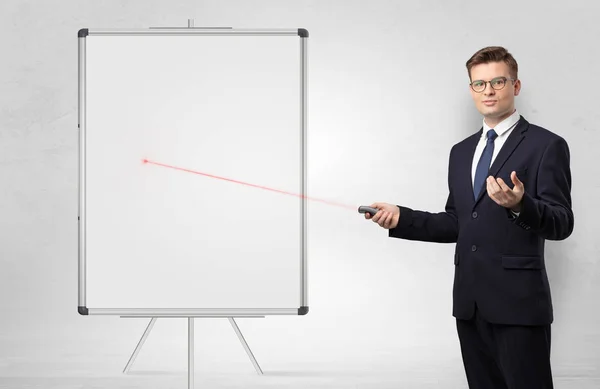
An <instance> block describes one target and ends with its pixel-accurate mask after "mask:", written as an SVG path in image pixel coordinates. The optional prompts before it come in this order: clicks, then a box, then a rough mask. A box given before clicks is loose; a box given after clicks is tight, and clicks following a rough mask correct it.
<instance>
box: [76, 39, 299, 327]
mask: <svg viewBox="0 0 600 389" xmlns="http://www.w3.org/2000/svg"><path fill="white" fill-rule="evenodd" d="M84 39H85V43H84V44H85V49H84V50H80V56H81V57H82V58H83V61H84V67H85V71H84V77H83V79H80V82H81V83H83V91H84V92H83V93H82V95H83V97H81V99H82V100H81V101H80V102H81V106H80V109H81V110H83V116H82V117H83V123H82V129H81V135H82V141H81V145H82V146H81V147H82V151H81V160H82V175H81V177H82V182H81V196H82V198H81V210H80V213H81V220H80V224H81V227H80V234H81V237H80V245H81V246H82V249H81V252H80V306H85V307H86V308H87V309H88V310H89V313H90V314H93V313H95V312H96V313H104V314H110V313H113V314H136V313H140V312H141V313H143V314H153V315H154V316H157V315H159V314H160V313H165V312H172V311H173V312H178V313H182V314H189V313H190V312H191V313H205V314H209V313H210V314H214V313H215V312H219V313H222V314H234V313H244V312H245V313H248V312H251V313H253V314H269V313H281V314H284V313H295V314H298V309H299V308H300V307H301V306H302V305H303V304H305V301H304V300H305V299H304V297H305V292H306V291H305V288H306V285H305V284H306V279H305V270H306V269H305V267H306V258H305V252H304V251H303V245H304V243H305V242H304V240H303V239H304V238H305V237H304V235H303V227H304V222H303V215H304V209H303V202H304V201H305V200H304V199H303V196H302V194H303V190H304V186H303V182H304V171H305V169H304V168H303V167H304V163H305V159H304V154H303V145H304V137H303V136H304V135H305V134H304V132H305V131H304V129H303V125H304V124H305V122H304V121H303V119H302V118H303V115H304V112H303V107H304V105H303V103H302V101H303V100H302V96H303V93H304V91H303V88H304V86H303V85H305V84H303V70H305V69H303V56H304V54H303V51H302V50H301V48H302V42H301V40H302V39H304V38H301V37H299V36H298V34H295V35H252V34H249V35H243V34H239V35H233V34H223V35H210V34H172V35H169V34H165V35H159V34H156V33H149V34H139V33H138V34H126V33H123V34H98V35H94V34H93V31H91V32H90V34H89V35H88V36H86V37H85V38H84ZM81 40H82V38H80V41H81ZM80 48H81V43H80ZM81 61H82V59H81V58H80V64H81ZM80 87H81V86H80ZM80 90H82V89H80ZM80 117H81V116H80Z"/></svg>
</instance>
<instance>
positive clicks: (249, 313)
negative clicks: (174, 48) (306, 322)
mask: <svg viewBox="0 0 600 389" xmlns="http://www.w3.org/2000/svg"><path fill="white" fill-rule="evenodd" d="M94 35H98V36H100V35H114V36H116V35H123V36H126V35H160V36H165V35H249V36H293V35H297V36H298V37H299V38H300V39H299V50H300V67H299V68H300V96H299V99H300V101H299V104H300V118H299V120H300V138H301V139H300V144H301V153H300V155H301V156H302V163H301V170H302V173H301V175H300V177H301V183H300V186H301V196H300V210H301V217H300V220H301V224H302V225H301V229H300V240H301V244H300V250H301V254H300V261H301V263H300V282H299V287H300V301H299V302H298V307H297V308H277V309H273V308H271V309H262V308H256V309H254V308H237V309H230V308H223V309H214V308H206V309H205V308H189V309H171V308H156V309H148V308H130V309H120V308H119V309H116V308H115V309H111V308H91V307H90V308H88V307H87V303H86V270H87V268H86V40H87V37H88V36H94ZM77 37H78V125H77V129H78V135H79V142H78V144H79V147H78V160H79V164H78V166H79V171H78V191H79V196H78V216H77V221H78V229H77V230H78V239H77V240H78V306H77V311H78V313H79V314H80V315H118V316H124V317H234V316H235V317H262V316H270V315H306V314H307V313H308V277H307V276H308V267H307V237H308V235H307V209H306V198H307V127H308V126H307V124H308V123H307V107H308V96H307V87H308V60H307V49H308V31H307V30H306V29H303V28H298V29H241V28H240V29H234V28H231V27H182V28H177V27H168V28H161V27H154V28H149V29H88V28H82V29H80V30H79V31H78V33H77Z"/></svg>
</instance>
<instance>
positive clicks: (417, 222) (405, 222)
mask: <svg viewBox="0 0 600 389" xmlns="http://www.w3.org/2000/svg"><path fill="white" fill-rule="evenodd" d="M453 149H454V148H453ZM451 163H452V151H451V152H450V163H449V165H451ZM451 170H452V169H451V166H449V168H448V190H449V194H448V199H447V200H446V207H445V212H438V213H432V212H427V211H418V210H413V209H411V208H408V207H404V206H401V205H398V208H400V219H399V220H398V225H397V226H396V227H395V228H391V229H390V230H389V233H388V234H389V237H391V238H399V239H406V240H418V241H423V242H434V243H455V242H456V240H457V239H458V218H457V217H456V209H455V206H454V197H453V196H454V193H453V190H452V185H451V178H450V172H451Z"/></svg>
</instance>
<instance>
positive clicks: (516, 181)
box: [510, 171, 523, 188]
mask: <svg viewBox="0 0 600 389" xmlns="http://www.w3.org/2000/svg"><path fill="white" fill-rule="evenodd" d="M510 178H511V180H512V182H513V184H515V186H518V187H519V188H522V187H523V183H522V182H521V180H519V177H517V172H515V171H513V172H512V173H511V174H510Z"/></svg>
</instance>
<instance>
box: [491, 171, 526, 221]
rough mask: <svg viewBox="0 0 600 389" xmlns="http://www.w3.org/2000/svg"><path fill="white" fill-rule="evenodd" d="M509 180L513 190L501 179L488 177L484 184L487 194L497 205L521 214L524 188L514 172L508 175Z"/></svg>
mask: <svg viewBox="0 0 600 389" xmlns="http://www.w3.org/2000/svg"><path fill="white" fill-rule="evenodd" d="M510 178H511V180H512V182H513V184H514V185H515V186H514V188H513V189H510V188H509V187H508V185H506V183H505V182H504V180H503V179H502V178H497V179H495V178H494V177H492V176H489V177H488V178H487V182H486V185H487V193H488V196H490V198H491V199H492V200H494V201H495V202H496V203H497V204H498V205H501V206H503V207H505V208H509V209H512V210H513V211H515V212H521V200H522V199H523V194H524V193H525V188H524V186H523V183H522V182H521V181H520V180H519V178H518V177H517V173H515V172H514V171H513V172H512V173H511V174H510Z"/></svg>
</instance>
